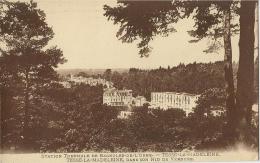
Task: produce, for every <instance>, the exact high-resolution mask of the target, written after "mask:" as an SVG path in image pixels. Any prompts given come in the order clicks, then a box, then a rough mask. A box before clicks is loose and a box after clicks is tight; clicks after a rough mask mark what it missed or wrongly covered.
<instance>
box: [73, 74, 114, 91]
mask: <svg viewBox="0 0 260 163" xmlns="http://www.w3.org/2000/svg"><path fill="white" fill-rule="evenodd" d="M69 81H73V82H75V83H84V84H88V85H90V86H97V85H102V86H104V87H106V88H113V87H114V86H113V83H112V82H110V81H107V80H105V79H102V78H92V77H88V78H86V77H82V76H73V75H71V77H70V79H69Z"/></svg>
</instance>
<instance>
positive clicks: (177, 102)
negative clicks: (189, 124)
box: [150, 92, 199, 114]
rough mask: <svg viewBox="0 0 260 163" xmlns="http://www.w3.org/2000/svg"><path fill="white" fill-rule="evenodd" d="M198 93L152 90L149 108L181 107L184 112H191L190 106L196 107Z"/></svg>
mask: <svg viewBox="0 0 260 163" xmlns="http://www.w3.org/2000/svg"><path fill="white" fill-rule="evenodd" d="M198 97H199V95H194V94H189V93H176V92H152V93H151V103H150V104H151V105H150V107H151V108H161V109H164V110H166V109H169V108H179V109H183V110H184V111H185V112H186V114H188V113H190V112H192V108H194V107H196V105H197V104H196V101H197V100H198Z"/></svg>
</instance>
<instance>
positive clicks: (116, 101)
mask: <svg viewBox="0 0 260 163" xmlns="http://www.w3.org/2000/svg"><path fill="white" fill-rule="evenodd" d="M132 100H133V94H132V90H126V89H124V90H117V89H106V90H104V93H103V104H106V105H109V106H130V105H131V104H132Z"/></svg>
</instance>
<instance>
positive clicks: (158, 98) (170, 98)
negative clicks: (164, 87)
mask: <svg viewBox="0 0 260 163" xmlns="http://www.w3.org/2000/svg"><path fill="white" fill-rule="evenodd" d="M190 98H191V97H188V96H183V97H182V98H181V97H180V96H178V95H177V96H176V95H159V94H155V95H153V96H152V101H153V102H154V101H155V102H166V103H185V104H190Z"/></svg>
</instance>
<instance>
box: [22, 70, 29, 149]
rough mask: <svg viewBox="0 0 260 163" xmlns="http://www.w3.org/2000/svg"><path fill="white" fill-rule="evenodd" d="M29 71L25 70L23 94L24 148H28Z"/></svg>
mask: <svg viewBox="0 0 260 163" xmlns="http://www.w3.org/2000/svg"><path fill="white" fill-rule="evenodd" d="M28 112H29V71H28V70H26V72H25V96H24V126H23V136H24V142H23V146H24V150H28V148H29V143H30V142H29V133H28V132H29V131H28V129H29V113H28Z"/></svg>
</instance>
